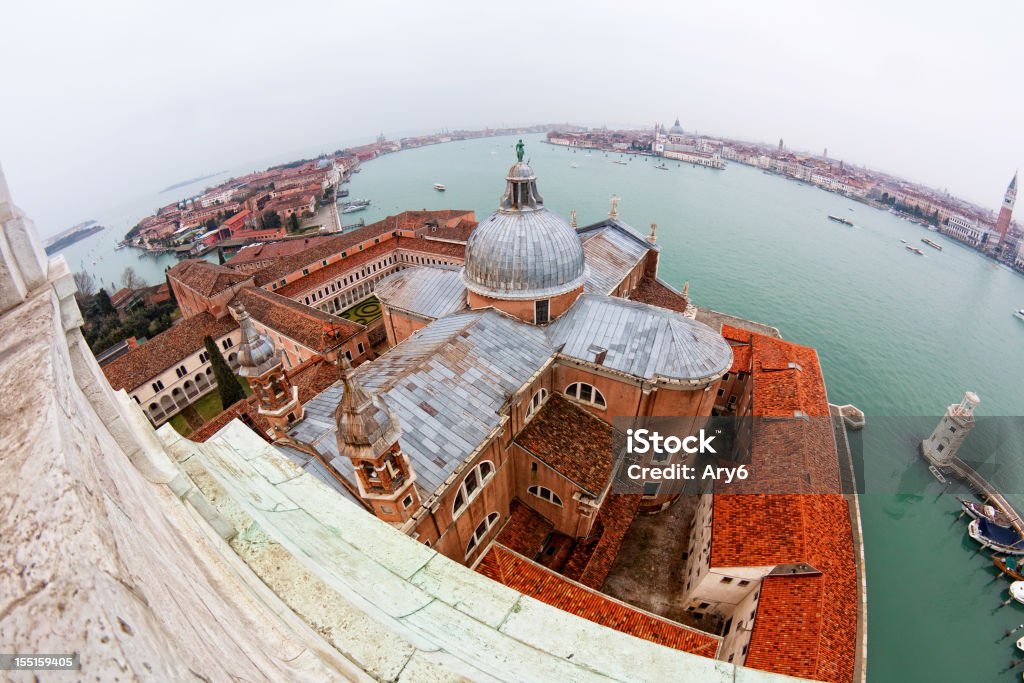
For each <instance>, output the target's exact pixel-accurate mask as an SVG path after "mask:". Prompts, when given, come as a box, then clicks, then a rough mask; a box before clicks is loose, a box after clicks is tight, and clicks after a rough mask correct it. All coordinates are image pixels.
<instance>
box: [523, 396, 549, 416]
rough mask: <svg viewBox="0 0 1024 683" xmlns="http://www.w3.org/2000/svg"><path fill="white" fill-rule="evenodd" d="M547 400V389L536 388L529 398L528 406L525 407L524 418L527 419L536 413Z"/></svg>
mask: <svg viewBox="0 0 1024 683" xmlns="http://www.w3.org/2000/svg"><path fill="white" fill-rule="evenodd" d="M546 400H548V390H547V389H543V388H542V389H538V390H537V393H535V394H534V395H533V398H531V399H530V407H529V408H527V409H526V419H527V420H529V419H530V418H531V417H533V416H534V415H536V414H537V411H538V410H540V407H541V406H542V405H544V401H546Z"/></svg>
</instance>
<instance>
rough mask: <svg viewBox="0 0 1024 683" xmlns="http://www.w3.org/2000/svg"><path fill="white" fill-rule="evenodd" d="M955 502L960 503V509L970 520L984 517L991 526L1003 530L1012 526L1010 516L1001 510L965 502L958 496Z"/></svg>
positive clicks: (970, 501) (968, 501)
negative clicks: (999, 527) (994, 525)
mask: <svg viewBox="0 0 1024 683" xmlns="http://www.w3.org/2000/svg"><path fill="white" fill-rule="evenodd" d="M957 500H958V501H960V507H961V508H962V509H963V514H965V515H967V516H968V517H970V518H971V519H978V518H979V517H984V518H985V519H987V520H988V521H989V522H991V523H992V524H996V525H998V526H1001V527H1003V528H1005V529H1009V528H1011V527H1012V526H1013V522H1012V521H1011V520H1010V516H1009V515H1007V514H1006V513H1005V512H1003V511H1002V510H999V509H996V508H995V507H993V506H991V505H984V504H982V503H976V502H974V501H973V500H967V499H966V498H961V497H959V496H957Z"/></svg>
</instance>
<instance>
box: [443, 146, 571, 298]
mask: <svg viewBox="0 0 1024 683" xmlns="http://www.w3.org/2000/svg"><path fill="white" fill-rule="evenodd" d="M519 154H520V157H519V161H518V162H516V163H515V164H513V165H512V167H511V168H510V169H509V171H508V175H507V176H506V178H505V180H506V189H505V194H504V195H503V196H502V198H501V204H500V205H499V207H498V210H497V211H496V212H494V213H493V214H491V215H490V216H488V217H487V218H485V219H484V220H483V221H482V222H481V223H480V224H479V225H478V226H477V227H476V229H475V230H474V231H473V232H472V234H471V235H470V236H469V240H468V242H467V243H466V265H465V268H464V269H463V274H462V279H463V282H464V283H465V285H466V287H467V288H468V289H469V290H470V291H472V292H475V293H477V294H480V295H482V296H485V297H490V298H494V299H544V298H550V297H554V296H557V295H559V294H565V293H567V292H571V291H573V290H574V289H577V288H579V287H580V286H581V285H583V281H584V280H585V279H586V266H585V264H584V261H583V244H582V243H581V242H580V238H579V236H578V235H577V234H576V231H575V230H573V228H572V227H571V226H570V225H569V224H568V223H567V222H566V221H565V220H564V219H563V218H561V217H560V216H558V215H556V214H554V213H551V212H550V211H548V210H547V209H546V208H545V207H544V200H543V198H542V197H541V196H540V193H539V192H537V176H536V175H535V174H534V172H533V169H532V168H530V166H529V164H527V163H526V162H524V161H523V160H522V150H521V148H520V150H519Z"/></svg>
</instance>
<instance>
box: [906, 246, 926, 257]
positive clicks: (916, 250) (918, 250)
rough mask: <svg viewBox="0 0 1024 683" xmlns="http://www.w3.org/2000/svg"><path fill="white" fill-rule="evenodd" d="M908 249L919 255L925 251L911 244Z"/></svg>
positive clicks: (922, 254)
mask: <svg viewBox="0 0 1024 683" xmlns="http://www.w3.org/2000/svg"><path fill="white" fill-rule="evenodd" d="M907 251H912V252H914V253H915V254H917V255H918V256H924V252H923V251H921V250H920V249H918V248H917V247H912V246H910V245H909V244H908V245H907Z"/></svg>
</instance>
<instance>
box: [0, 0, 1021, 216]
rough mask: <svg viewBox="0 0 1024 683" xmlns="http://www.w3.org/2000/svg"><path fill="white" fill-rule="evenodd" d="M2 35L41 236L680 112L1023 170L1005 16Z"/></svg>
mask: <svg viewBox="0 0 1024 683" xmlns="http://www.w3.org/2000/svg"><path fill="white" fill-rule="evenodd" d="M0 24H2V25H3V26H5V27H6V30H5V31H4V37H3V39H2V40H0V64H2V65H3V66H2V72H0V73H2V80H3V90H2V94H0V100H2V102H3V105H4V106H3V107H0V163H2V164H3V168H4V172H5V173H6V176H7V179H8V182H9V184H10V186H11V189H12V192H13V195H14V196H15V197H16V198H17V201H18V204H19V205H20V206H21V207H22V208H23V209H24V210H25V211H26V212H27V213H28V214H29V215H32V216H33V217H34V218H35V220H36V222H37V224H38V226H39V228H40V231H41V232H42V233H43V234H44V235H49V234H53V233H56V232H58V231H60V230H63V229H64V228H66V227H68V226H70V225H71V224H72V223H75V222H77V221H80V220H85V219H88V218H90V217H91V216H92V215H93V214H94V213H96V212H97V211H100V210H102V209H105V208H109V207H111V206H117V205H120V204H123V203H125V202H126V201H129V200H131V199H133V198H137V197H139V196H142V195H146V194H149V193H153V192H155V191H159V190H160V189H162V188H164V187H166V186H168V185H171V184H174V183H177V182H180V181H183V180H186V179H189V178H193V177H196V176H201V175H206V174H209V173H214V172H217V171H222V170H225V169H235V168H238V167H239V166H244V165H245V164H252V165H253V166H254V167H255V166H258V165H266V160H268V159H275V158H276V159H286V158H292V157H298V156H303V155H309V154H315V153H317V152H320V151H333V150H335V149H337V148H339V147H342V146H345V145H347V144H359V143H362V142H368V141H370V140H371V139H372V138H373V137H374V136H376V135H377V134H378V133H381V132H383V133H384V134H385V135H386V136H388V137H389V138H397V137H400V136H401V135H403V134H411V133H429V132H434V131H437V130H439V129H441V128H449V129H456V128H463V127H465V128H480V127H484V126H501V125H509V126H511V125H527V124H535V123H552V122H571V123H575V124H580V125H587V126H601V125H608V126H620V125H621V126H650V125H652V124H654V123H655V122H659V123H663V124H671V123H672V122H673V120H674V119H675V117H676V116H678V117H679V119H680V122H681V124H682V126H683V127H684V128H685V129H686V130H688V131H701V132H706V133H709V134H715V135H722V136H729V137H735V138H740V139H746V140H751V141H764V142H772V143H774V142H777V141H778V139H779V138H784V139H785V142H786V145H787V147H789V148H792V149H795V150H809V151H813V152H815V153H821V151H822V150H823V149H824V148H826V147H827V148H828V150H829V155H830V156H831V157H833V158H836V159H843V160H844V161H846V162H848V163H854V164H862V165H866V166H869V167H872V168H876V169H880V170H885V171H889V172H892V173H895V174H898V175H901V176H904V177H907V178H909V179H911V180H915V181H919V182H923V183H926V184H929V185H932V186H934V187H938V188H948V189H949V190H950V191H951V192H952V193H954V194H956V195H959V196H962V197H964V198H966V199H969V200H971V201H975V202H977V203H979V204H981V205H982V206H985V207H987V208H996V207H998V204H999V201H1000V199H1001V197H1002V193H1003V190H1004V189H1005V187H1006V183H1007V181H1008V180H1009V178H1010V177H1011V176H1012V175H1013V172H1014V170H1015V169H1016V168H1017V167H1019V166H1021V165H1024V163H1022V162H1024V133H1022V130H1024V127H1022V123H1021V122H1022V121H1024V90H1022V88H1021V79H1020V67H1021V64H1020V56H1021V51H1020V47H1019V46H1020V30H1021V26H1022V25H1024V6H1022V5H1021V4H1020V3H1013V2H991V3H974V4H972V5H970V11H969V12H966V11H965V5H964V4H963V3H953V2H942V3H938V2H900V3H892V2H861V3H850V4H845V5H842V6H838V5H827V6H826V5H823V4H822V3H814V2H786V3H764V2H747V1H739V2H730V3H726V4H722V3H706V4H701V5H697V4H692V3H661V2H659V3H644V2H631V3H614V2H557V3H556V2H526V1H523V2H515V3H479V2H440V3H412V2H391V1H387V2H363V3H352V2H343V3H327V2H323V3H314V2H289V3H284V4H281V3H266V2H245V3H241V2H231V3H228V2H193V1H185V2H175V3H159V4H157V3H134V2H109V1H97V2H91V3H78V2H59V3H55V2H21V1H19V2H8V3H4V4H3V6H2V8H0ZM172 198H173V197H171V196H170V195H168V200H170V199H172ZM154 208H156V207H154Z"/></svg>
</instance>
